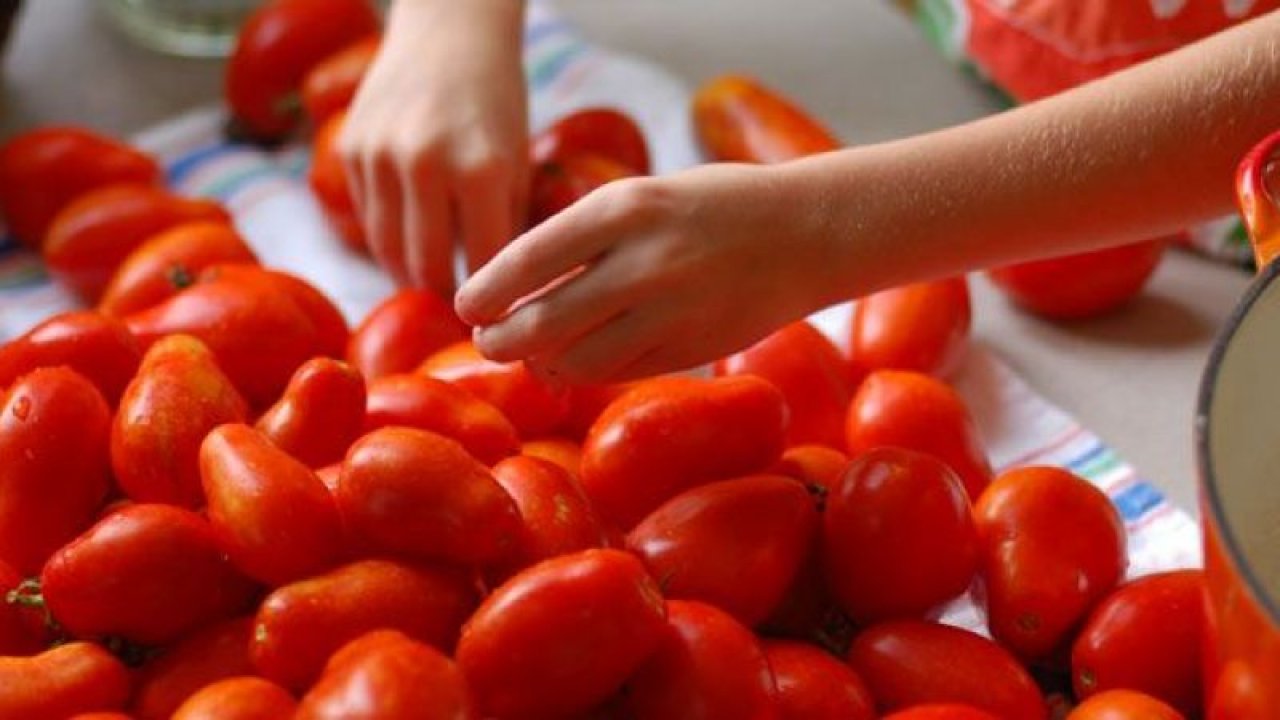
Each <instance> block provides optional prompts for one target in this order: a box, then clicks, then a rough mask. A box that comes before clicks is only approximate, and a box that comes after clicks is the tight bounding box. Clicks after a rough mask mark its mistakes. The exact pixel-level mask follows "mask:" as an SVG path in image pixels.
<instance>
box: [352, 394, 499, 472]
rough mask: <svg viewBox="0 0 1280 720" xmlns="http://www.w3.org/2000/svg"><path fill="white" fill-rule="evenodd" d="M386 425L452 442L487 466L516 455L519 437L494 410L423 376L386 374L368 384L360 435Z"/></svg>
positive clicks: (481, 401) (497, 411) (470, 396)
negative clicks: (362, 432) (430, 434)
mask: <svg viewBox="0 0 1280 720" xmlns="http://www.w3.org/2000/svg"><path fill="white" fill-rule="evenodd" d="M389 425H399V426H402V427H412V428H418V429H420V430H430V431H431V432H434V433H439V434H441V435H444V436H445V437H449V438H453V439H454V440H457V441H458V442H459V443H461V444H462V446H463V447H464V448H466V449H467V452H469V453H471V454H472V455H474V456H475V458H476V459H477V460H479V461H480V462H482V463H485V464H488V465H492V464H493V463H496V462H498V461H499V460H501V459H503V458H506V457H510V456H512V455H515V454H516V453H517V452H519V451H520V436H519V435H518V434H517V433H516V429H515V426H514V425H512V424H511V422H510V421H509V420H507V417H506V416H505V415H503V414H502V412H501V411H500V410H498V409H497V408H495V407H494V406H492V405H490V404H489V403H487V402H485V401H483V400H481V399H480V398H478V397H476V396H475V395H472V394H471V393H469V392H467V391H466V390H463V389H462V388H460V387H458V386H457V385H454V384H453V383H448V382H445V381H443V380H437V379H435V378H432V377H426V376H425V375H417V374H412V375H410V374H404V375H386V376H383V377H380V378H378V379H377V380H374V381H373V382H372V383H370V384H369V398H368V402H367V409H366V413H365V420H364V428H365V431H366V432H373V431H374V430H378V429H380V428H384V427H387V426H389Z"/></svg>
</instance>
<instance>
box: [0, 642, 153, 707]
mask: <svg viewBox="0 0 1280 720" xmlns="http://www.w3.org/2000/svg"><path fill="white" fill-rule="evenodd" d="M128 699H129V671H128V670H127V669H126V668H125V666H124V665H122V664H121V663H120V661H119V660H117V659H116V658H115V657H114V656H112V655H111V654H110V653H108V652H107V651H106V650H104V649H103V648H102V647H100V646H98V645H95V644H93V643H87V642H73V643H67V644H66V645H59V646H57V647H55V648H52V649H50V650H46V651H44V652H42V653H40V654H39V655H34V656H32V657H0V717H2V718H14V720H17V719H18V718H22V720H65V719H66V718H67V717H70V716H72V715H75V714H76V713H82V712H93V711H97V710H118V709H121V708H123V707H124V704H125V702H126V701H127V700H128Z"/></svg>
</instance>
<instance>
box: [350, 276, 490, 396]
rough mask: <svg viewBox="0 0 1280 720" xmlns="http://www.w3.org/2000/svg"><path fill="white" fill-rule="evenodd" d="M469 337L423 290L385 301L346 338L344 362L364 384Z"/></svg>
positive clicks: (445, 308)
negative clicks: (351, 366)
mask: <svg viewBox="0 0 1280 720" xmlns="http://www.w3.org/2000/svg"><path fill="white" fill-rule="evenodd" d="M468 337H470V330H469V329H468V328H467V326H466V325H463V324H462V321H461V320H459V319H458V316H457V314H456V313H454V311H453V306H452V305H450V304H449V303H447V302H445V301H444V300H442V299H441V298H440V296H439V295H437V294H436V293H434V292H433V291H431V290H427V289H425V288H406V289H404V290H401V291H399V292H397V293H395V294H394V295H392V296H390V297H388V298H387V299H386V300H383V301H382V302H381V303H379V304H378V306H377V307H375V308H374V309H373V310H371V311H370V312H369V314H368V315H366V316H365V318H364V320H363V321H361V323H360V324H359V325H358V326H356V329H355V331H354V332H352V333H351V340H350V342H348V344H347V362H349V363H351V364H352V365H354V366H355V367H356V369H357V370H359V371H360V372H361V373H362V374H363V375H364V376H365V378H367V379H369V380H376V379H378V378H380V377H382V376H384V375H394V374H397V373H407V372H410V371H412V370H413V369H414V368H416V367H418V366H419V365H421V364H422V361H423V360H426V359H427V357H429V356H430V355H432V354H433V353H435V352H436V351H437V350H442V349H444V348H445V347H447V346H449V345H452V344H454V343H457V342H461V341H463V340H466V339H467V338H468Z"/></svg>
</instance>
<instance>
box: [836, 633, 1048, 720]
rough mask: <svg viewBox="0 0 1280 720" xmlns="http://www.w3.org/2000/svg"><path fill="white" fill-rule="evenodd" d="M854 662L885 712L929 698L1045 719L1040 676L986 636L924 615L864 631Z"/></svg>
mask: <svg viewBox="0 0 1280 720" xmlns="http://www.w3.org/2000/svg"><path fill="white" fill-rule="evenodd" d="M849 664H851V665H852V666H853V669H854V670H855V671H856V672H857V673H858V676H859V677H861V678H862V679H863V681H865V682H866V684H867V687H868V688H870V689H871V695H872V697H874V698H875V699H876V704H877V705H878V707H879V709H880V711H881V712H883V713H888V712H891V711H894V710H901V709H903V708H908V707H910V706H912V705H921V704H926V703H962V704H968V705H972V706H974V707H977V708H981V709H983V710H987V711H989V712H991V713H992V714H994V715H996V716H997V717H1000V718H1004V719H1005V720H1022V719H1023V718H1036V719H1040V718H1045V717H1047V709H1046V706H1045V702H1044V698H1042V697H1041V695H1040V690H1039V688H1037V687H1036V684H1035V681H1034V680H1032V679H1031V676H1030V675H1028V674H1027V671H1026V670H1025V669H1023V667H1022V664H1021V663H1019V662H1018V660H1017V658H1015V657H1014V656H1013V655H1011V654H1010V653H1009V652H1008V651H1007V650H1005V649H1004V648H1002V647H1000V646H999V645H997V644H995V643H994V642H992V641H990V640H988V639H987V638H985V637H982V636H981V635H978V634H976V633H972V632H969V631H968V630H964V629H961V628H957V627H952V626H949V625H939V624H937V623H932V622H926V621H923V620H891V621H888V622H883V623H878V624H876V625H872V626H871V627H869V628H867V629H865V630H863V631H862V632H861V633H860V634H859V635H858V636H857V637H856V638H854V641H853V647H852V648H851V649H850V651H849Z"/></svg>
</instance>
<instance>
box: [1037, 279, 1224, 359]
mask: <svg viewBox="0 0 1280 720" xmlns="http://www.w3.org/2000/svg"><path fill="white" fill-rule="evenodd" d="M1053 326H1054V329H1055V330H1056V331H1058V332H1061V333H1063V334H1067V335H1071V336H1073V337H1075V338H1078V339H1080V340H1084V341H1087V342H1090V343H1098V344H1105V345H1113V346H1122V347H1133V348H1149V349H1178V348H1187V347H1194V346H1201V345H1206V344H1208V343H1209V342H1210V341H1212V339H1213V337H1214V336H1215V335H1216V334H1217V332H1218V327H1217V325H1216V324H1215V323H1214V322H1213V321H1212V319H1210V318H1207V317H1205V316H1203V315H1201V314H1200V313H1197V312H1196V310H1195V308H1193V307H1191V306H1190V305H1188V304H1186V303H1184V302H1180V301H1179V300H1178V299H1177V298H1174V297H1169V296H1166V295H1162V294H1157V293H1152V292H1146V293H1143V294H1142V295H1139V296H1138V297H1136V298H1134V299H1133V300H1131V301H1129V302H1128V303H1126V304H1125V305H1123V306H1122V307H1119V308H1117V309H1116V310H1114V311H1112V312H1110V313H1107V314H1106V315H1103V316H1100V317H1095V318H1089V319H1087V320H1078V321H1062V320H1058V321H1053Z"/></svg>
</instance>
